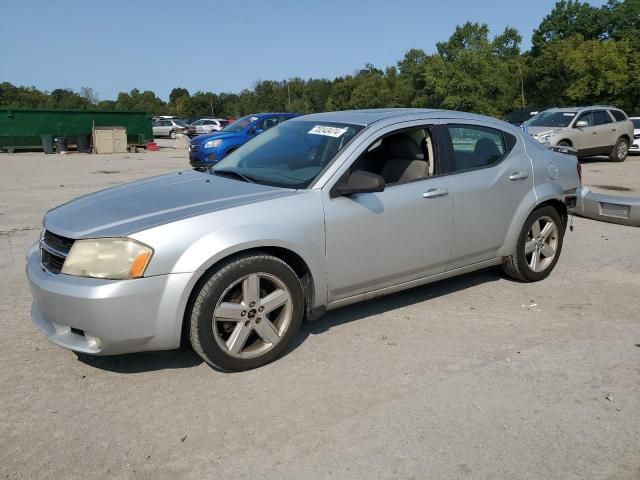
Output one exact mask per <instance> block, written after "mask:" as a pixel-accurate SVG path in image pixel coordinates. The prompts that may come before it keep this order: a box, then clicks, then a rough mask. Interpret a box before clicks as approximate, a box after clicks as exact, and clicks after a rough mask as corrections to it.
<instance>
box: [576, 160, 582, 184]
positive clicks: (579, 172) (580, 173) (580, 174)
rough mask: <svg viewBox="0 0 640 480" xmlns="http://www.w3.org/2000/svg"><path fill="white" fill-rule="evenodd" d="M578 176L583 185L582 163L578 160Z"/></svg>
mask: <svg viewBox="0 0 640 480" xmlns="http://www.w3.org/2000/svg"><path fill="white" fill-rule="evenodd" d="M577 168H578V178H579V179H580V185H582V165H580V161H578V167H577Z"/></svg>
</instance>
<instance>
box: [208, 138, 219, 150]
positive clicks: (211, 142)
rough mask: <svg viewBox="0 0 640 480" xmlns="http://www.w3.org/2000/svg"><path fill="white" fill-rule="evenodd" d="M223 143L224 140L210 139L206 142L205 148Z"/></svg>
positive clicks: (215, 146) (216, 146)
mask: <svg viewBox="0 0 640 480" xmlns="http://www.w3.org/2000/svg"><path fill="white" fill-rule="evenodd" d="M221 143H222V140H220V139H218V140H209V141H208V142H207V143H205V144H204V148H218V145H220V144H221Z"/></svg>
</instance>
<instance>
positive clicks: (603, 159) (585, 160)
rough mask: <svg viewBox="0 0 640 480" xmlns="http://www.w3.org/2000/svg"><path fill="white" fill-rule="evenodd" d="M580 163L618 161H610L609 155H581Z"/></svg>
mask: <svg viewBox="0 0 640 480" xmlns="http://www.w3.org/2000/svg"><path fill="white" fill-rule="evenodd" d="M580 163H582V164H590V163H618V162H612V161H611V160H609V157H606V156H598V157H582V158H581V159H580Z"/></svg>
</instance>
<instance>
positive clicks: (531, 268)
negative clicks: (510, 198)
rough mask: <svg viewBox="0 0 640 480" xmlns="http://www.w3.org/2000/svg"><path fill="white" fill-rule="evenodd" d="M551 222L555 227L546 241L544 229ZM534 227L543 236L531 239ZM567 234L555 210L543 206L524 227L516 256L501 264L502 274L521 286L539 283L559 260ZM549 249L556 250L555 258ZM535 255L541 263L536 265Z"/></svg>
mask: <svg viewBox="0 0 640 480" xmlns="http://www.w3.org/2000/svg"><path fill="white" fill-rule="evenodd" d="M542 222H544V223H542ZM550 222H552V223H553V226H552V227H549V228H550V231H549V232H548V236H547V237H545V238H543V236H544V230H545V225H546V224H547V223H550ZM535 223H537V224H538V227H537V228H538V231H539V233H540V234H541V235H542V236H539V237H537V238H532V237H533V236H534V235H533V234H534V232H536V230H535V227H534V224H535ZM564 232H565V226H564V222H563V221H562V218H560V214H559V213H558V211H557V210H556V209H555V208H553V207H550V206H544V207H540V208H537V209H535V210H534V211H533V212H531V215H529V217H528V218H527V220H526V221H525V222H524V225H523V226H522V231H521V232H520V235H519V236H518V242H517V244H516V252H515V254H514V255H512V256H511V257H509V258H508V259H507V261H506V262H505V263H504V264H502V270H503V271H504V272H505V273H506V274H507V275H508V276H509V277H511V278H514V279H516V280H520V281H522V282H537V281H540V280H542V279H544V278H547V277H548V276H549V274H550V273H551V271H552V270H553V268H554V267H555V266H556V263H557V262H558V259H559V258H560V253H561V252H562V243H563V239H564ZM532 248H533V250H532V251H531V249H532ZM549 248H551V249H552V250H553V256H551V255H550V253H551V250H549ZM536 255H537V258H538V262H536V263H534V262H533V257H534V256H536Z"/></svg>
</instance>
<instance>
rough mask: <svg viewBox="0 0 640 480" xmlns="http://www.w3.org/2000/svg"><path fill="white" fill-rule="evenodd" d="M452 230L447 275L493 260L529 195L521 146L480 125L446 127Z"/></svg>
mask: <svg viewBox="0 0 640 480" xmlns="http://www.w3.org/2000/svg"><path fill="white" fill-rule="evenodd" d="M444 132H445V134H446V135H445V141H446V142H447V147H448V152H449V155H448V158H449V166H448V170H449V172H450V176H451V179H452V183H453V193H454V205H455V206H454V226H453V243H452V247H451V259H450V260H449V265H448V269H449V270H452V269H455V268H459V267H463V266H467V265H471V264H474V263H478V262H481V261H484V260H490V259H493V258H496V256H497V254H498V250H499V249H500V247H502V245H503V244H504V241H505V238H506V236H507V231H508V229H509V226H510V225H511V222H512V220H513V216H514V214H515V212H516V209H517V208H518V206H519V205H520V204H521V203H522V201H523V200H524V198H525V197H526V196H527V195H528V194H529V193H530V192H531V190H532V189H533V174H532V166H531V161H530V160H529V157H528V156H527V155H526V153H525V151H524V147H523V146H522V140H518V139H517V138H516V137H515V136H514V135H512V134H510V133H508V132H505V131H502V130H500V129H499V128H488V127H486V126H484V125H482V124H480V123H476V122H472V121H465V122H464V123H459V122H455V123H454V122H451V123H448V122H447V123H445V128H444Z"/></svg>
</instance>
